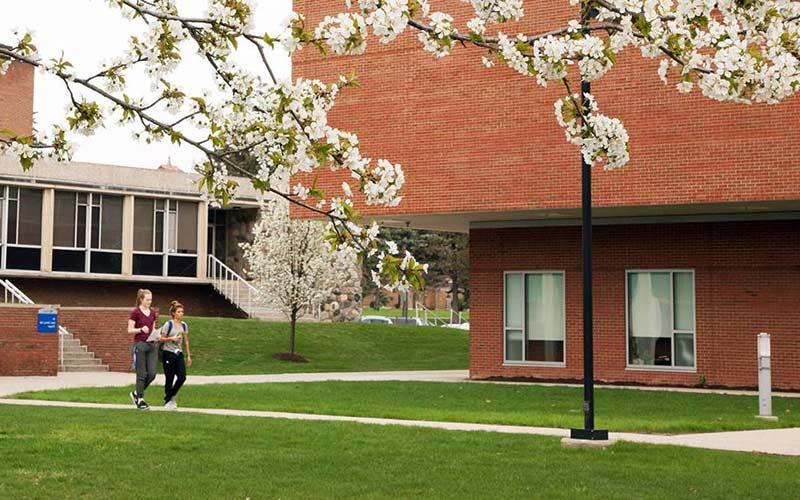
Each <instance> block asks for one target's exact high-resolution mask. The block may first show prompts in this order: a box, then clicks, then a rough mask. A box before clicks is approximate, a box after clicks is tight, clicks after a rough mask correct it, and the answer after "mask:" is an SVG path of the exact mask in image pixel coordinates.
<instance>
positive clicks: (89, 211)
mask: <svg viewBox="0 0 800 500" xmlns="http://www.w3.org/2000/svg"><path fill="white" fill-rule="evenodd" d="M56 191H61V192H65V193H70V194H72V195H74V200H75V205H74V210H75V228H74V229H73V240H72V244H73V246H71V247H65V246H56V245H53V250H68V251H76V252H78V251H80V252H84V265H83V271H77V273H78V274H93V275H103V276H120V275H121V274H122V273H121V272H120V273H119V274H118V273H93V272H92V252H102V253H113V254H119V255H120V256H121V255H122V249H121V248H120V249H116V248H103V196H104V193H95V192H89V191H72V190H69V189H56ZM81 195H86V201H85V202H84V201H81V199H80V196H81ZM109 196H118V195H113V194H112V195H109ZM81 207H84V208H85V212H86V213H85V214H84V217H83V221H81V220H80V217H79V216H78V215H79V213H80V208H81ZM94 208H97V209H98V211H97V221H96V222H97V235H98V238H97V247H94V246H92V229H93V225H94V223H95V217H94ZM81 223H83V224H84V230H83V234H82V235H81V234H79V227H80V226H81ZM54 230H55V225H54ZM79 242H80V243H81V245H79ZM53 273H55V274H76V272H73V271H53Z"/></svg>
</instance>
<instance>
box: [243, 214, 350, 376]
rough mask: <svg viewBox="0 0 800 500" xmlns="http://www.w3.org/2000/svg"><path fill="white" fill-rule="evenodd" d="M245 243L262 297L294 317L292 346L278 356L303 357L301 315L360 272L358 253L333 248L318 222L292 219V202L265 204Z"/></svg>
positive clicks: (285, 357) (300, 359) (291, 359)
mask: <svg viewBox="0 0 800 500" xmlns="http://www.w3.org/2000/svg"><path fill="white" fill-rule="evenodd" d="M253 236H254V238H253V243H252V244H250V245H246V246H245V256H246V258H247V262H248V265H249V267H248V273H249V274H250V275H251V276H252V277H253V278H254V282H253V284H254V285H255V287H256V289H258V291H259V293H260V294H261V295H262V298H263V299H266V300H268V301H269V302H271V303H272V305H274V306H275V307H276V308H277V309H278V310H280V311H281V312H282V313H283V314H284V315H286V318H287V319H288V320H289V351H288V352H286V353H278V354H276V355H275V356H276V357H278V358H279V359H286V360H289V361H304V359H303V358H302V357H299V356H297V355H296V353H295V346H296V342H295V339H296V325H297V320H298V319H300V318H301V317H303V316H304V315H305V314H307V313H309V312H311V311H312V310H313V308H315V307H318V306H319V305H321V304H322V303H323V302H325V301H326V300H327V299H328V298H329V297H330V296H331V294H332V293H333V292H334V291H335V290H336V289H337V288H338V287H339V285H340V284H342V283H346V282H348V281H350V280H352V274H353V272H358V266H357V265H356V255H355V254H354V253H353V252H352V251H351V250H347V249H345V248H344V247H342V248H339V249H337V250H336V251H335V252H330V251H328V244H327V242H326V240H325V229H324V227H323V225H322V224H321V223H320V222H318V221H312V220H300V219H290V218H289V206H288V203H286V202H285V201H283V200H281V201H278V202H272V203H270V204H268V205H266V206H265V207H264V208H263V209H262V211H261V217H260V220H259V222H258V224H257V225H256V226H255V228H254V229H253Z"/></svg>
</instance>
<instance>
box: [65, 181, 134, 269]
mask: <svg viewBox="0 0 800 500" xmlns="http://www.w3.org/2000/svg"><path fill="white" fill-rule="evenodd" d="M87 228H88V229H89V232H88V234H87ZM53 247H54V248H53V271H62V272H81V273H83V272H86V271H87V269H88V270H89V271H90V272H93V273H103V274H121V273H122V197H121V196H114V195H108V194H97V193H76V192H70V191H56V193H55V214H54V226H53Z"/></svg>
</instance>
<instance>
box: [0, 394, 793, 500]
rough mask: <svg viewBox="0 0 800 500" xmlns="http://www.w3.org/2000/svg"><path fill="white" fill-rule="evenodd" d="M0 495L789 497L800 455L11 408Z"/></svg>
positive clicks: (1, 440)
mask: <svg viewBox="0 0 800 500" xmlns="http://www.w3.org/2000/svg"><path fill="white" fill-rule="evenodd" d="M0 453H2V457H3V458H2V460H3V466H2V467H0V498H9V499H11V498H13V499H25V498H86V499H93V498H98V499H104V500H105V499H116V498H119V499H130V498H170V499H172V498H226V499H227V498H238V499H245V498H253V499H264V498H266V499H271V498H282V499H296V498H303V499H316V498H346V499H351V498H368V499H382V498H391V499H394V498H435V499H451V498H452V499H459V500H460V499H472V498H503V499H516V498H519V499H531V498H547V499H553V498H568V499H573V498H596V499H609V498H613V499H628V498H630V499H660V498H663V499H672V498H689V497H691V498H703V499H725V500H727V499H730V498H753V499H755V498H765V499H766V498H791V497H796V496H797V485H798V482H797V481H798V479H797V478H798V477H800V460H798V459H796V458H792V457H777V456H768V455H760V454H748V453H732V452H718V451H708V450H698V449H690V448H679V447H668V446H659V447H656V446H648V445H637V444H630V443H618V444H615V445H614V446H612V447H610V448H609V449H606V450H586V449H565V448H562V447H561V446H560V444H559V441H558V439H556V438H546V437H537V436H517V435H504V434H494V433H482V432H448V431H442V430H434V429H411V428H402V427H385V426H368V425H359V424H350V423H334V422H299V421H289V420H273V419H257V418H247V417H221V416H212V415H188V414H180V413H177V414H176V413H161V412H158V413H155V412H150V413H142V412H135V411H113V410H82V409H67V408H24V407H10V406H5V407H2V410H0Z"/></svg>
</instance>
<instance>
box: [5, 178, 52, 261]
mask: <svg viewBox="0 0 800 500" xmlns="http://www.w3.org/2000/svg"><path fill="white" fill-rule="evenodd" d="M0 192H2V195H0V202H1V203H0V205H2V208H0V212H2V215H3V217H2V224H3V230H2V235H1V237H2V242H1V244H2V256H1V257H2V267H3V268H4V269H20V270H27V271H36V270H39V269H40V268H41V260H42V246H41V245H42V191H41V190H40V189H29V188H21V187H17V186H0Z"/></svg>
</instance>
